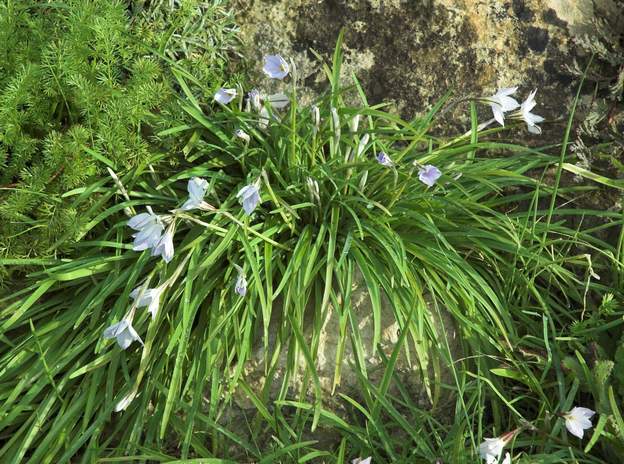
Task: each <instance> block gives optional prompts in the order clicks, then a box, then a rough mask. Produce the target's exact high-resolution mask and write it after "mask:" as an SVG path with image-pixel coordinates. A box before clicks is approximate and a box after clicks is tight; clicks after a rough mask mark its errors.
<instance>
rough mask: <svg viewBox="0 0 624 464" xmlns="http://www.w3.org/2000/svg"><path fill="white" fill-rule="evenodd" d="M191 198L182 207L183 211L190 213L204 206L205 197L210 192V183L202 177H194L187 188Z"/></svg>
mask: <svg viewBox="0 0 624 464" xmlns="http://www.w3.org/2000/svg"><path fill="white" fill-rule="evenodd" d="M186 189H187V191H188V194H189V198H188V200H186V201H185V202H184V204H183V205H182V208H181V209H182V210H184V211H189V210H192V209H196V208H201V207H202V206H204V204H205V202H204V196H205V195H206V190H208V181H207V180H206V179H202V178H201V177H192V178H191V179H190V180H189V181H188V185H187V187H186Z"/></svg>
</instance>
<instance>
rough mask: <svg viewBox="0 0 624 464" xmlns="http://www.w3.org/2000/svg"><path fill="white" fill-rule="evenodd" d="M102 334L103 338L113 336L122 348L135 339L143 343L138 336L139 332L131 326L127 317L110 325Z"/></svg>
mask: <svg viewBox="0 0 624 464" xmlns="http://www.w3.org/2000/svg"><path fill="white" fill-rule="evenodd" d="M102 336H103V337H104V338H105V339H107V340H108V339H112V338H115V339H116V340H117V344H118V345H119V346H120V347H121V349H122V350H125V349H126V348H128V347H129V346H130V345H131V344H132V342H134V341H137V342H139V343H140V344H141V345H143V340H141V337H139V334H138V333H137V332H136V330H134V327H132V322H131V321H129V320H127V319H122V320H121V321H119V322H117V323H116V324H113V325H111V326H110V327H108V328H107V329H106V330H104V333H103V334H102Z"/></svg>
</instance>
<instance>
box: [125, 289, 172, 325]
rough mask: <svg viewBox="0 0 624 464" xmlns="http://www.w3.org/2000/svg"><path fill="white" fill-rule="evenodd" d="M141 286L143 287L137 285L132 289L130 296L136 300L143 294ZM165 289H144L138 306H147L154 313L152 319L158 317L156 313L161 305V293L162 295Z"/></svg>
mask: <svg viewBox="0 0 624 464" xmlns="http://www.w3.org/2000/svg"><path fill="white" fill-rule="evenodd" d="M141 288H142V287H137V288H135V289H134V290H132V292H130V298H132V299H133V300H136V299H137V298H138V296H139V294H141ZM164 290H165V289H164V287H157V288H147V289H145V291H143V294H141V297H140V298H139V299H138V301H137V303H136V305H137V308H144V307H147V310H148V311H149V312H150V314H151V315H152V319H154V318H155V317H156V314H157V313H158V307H159V305H160V295H162V293H163V291H164Z"/></svg>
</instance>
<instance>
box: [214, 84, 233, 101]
mask: <svg viewBox="0 0 624 464" xmlns="http://www.w3.org/2000/svg"><path fill="white" fill-rule="evenodd" d="M235 98H236V89H224V88H220V89H219V90H217V92H216V93H215V94H214V99H215V101H217V102H219V103H221V104H222V105H227V104H228V103H230V102H231V101H232V100H234V99H235Z"/></svg>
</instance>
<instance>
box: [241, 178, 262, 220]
mask: <svg viewBox="0 0 624 464" xmlns="http://www.w3.org/2000/svg"><path fill="white" fill-rule="evenodd" d="M236 197H237V198H238V201H239V202H240V204H241V205H243V209H244V210H245V213H246V214H247V215H250V214H251V213H253V211H254V209H256V206H258V203H260V188H259V187H258V186H257V185H256V184H255V183H254V184H249V185H246V186H244V187H243V188H242V189H240V190H239V191H238V193H237V194H236Z"/></svg>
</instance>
